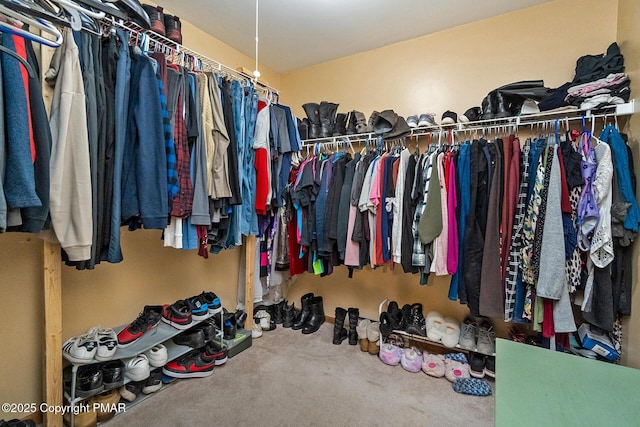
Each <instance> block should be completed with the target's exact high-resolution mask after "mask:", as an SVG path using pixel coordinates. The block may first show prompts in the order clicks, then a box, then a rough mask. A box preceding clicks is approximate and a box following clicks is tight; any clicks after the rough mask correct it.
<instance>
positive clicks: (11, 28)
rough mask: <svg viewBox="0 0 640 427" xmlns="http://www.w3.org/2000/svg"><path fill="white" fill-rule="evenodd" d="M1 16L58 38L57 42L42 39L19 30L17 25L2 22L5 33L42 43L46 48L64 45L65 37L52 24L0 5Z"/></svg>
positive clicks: (1, 26) (1, 25) (0, 25)
mask: <svg viewBox="0 0 640 427" xmlns="http://www.w3.org/2000/svg"><path fill="white" fill-rule="evenodd" d="M0 14H2V15H4V16H6V17H8V18H9V19H11V18H13V19H16V20H18V21H20V22H22V23H24V24H29V25H31V26H34V27H36V28H39V29H41V30H42V31H45V32H47V33H49V34H52V35H54V36H55V37H56V40H55V41H54V40H48V39H46V38H44V37H41V36H39V35H36V34H34V33H32V32H29V31H26V30H23V29H22V28H18V27H16V26H15V25H12V24H10V23H8V22H2V21H1V20H0V28H4V29H5V31H7V32H9V33H11V34H15V35H17V36H20V37H23V38H25V39H27V40H31V41H34V42H36V43H40V44H43V45H45V46H49V47H60V45H61V44H62V41H63V37H62V34H61V33H60V31H58V29H57V28H56V27H54V26H53V25H52V24H51V23H49V22H47V21H45V20H43V19H40V18H32V17H29V16H26V15H24V14H22V13H20V12H18V11H15V10H11V9H9V8H7V7H5V6H3V5H0Z"/></svg>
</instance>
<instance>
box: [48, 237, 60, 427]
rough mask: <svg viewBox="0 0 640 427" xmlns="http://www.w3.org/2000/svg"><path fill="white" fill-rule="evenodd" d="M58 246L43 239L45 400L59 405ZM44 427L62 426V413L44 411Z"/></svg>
mask: <svg viewBox="0 0 640 427" xmlns="http://www.w3.org/2000/svg"><path fill="white" fill-rule="evenodd" d="M60 259H61V258H60V245H58V244H57V243H51V242H47V241H44V334H45V337H44V354H45V356H44V370H45V373H44V401H45V402H46V403H47V404H48V405H49V406H53V405H56V406H58V405H60V406H61V405H62V277H61V276H62V272H61V270H60V267H61V265H60ZM44 422H45V426H47V427H61V426H62V414H52V413H50V412H48V413H45V414H44Z"/></svg>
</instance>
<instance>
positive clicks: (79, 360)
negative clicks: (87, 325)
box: [62, 330, 98, 365]
mask: <svg viewBox="0 0 640 427" xmlns="http://www.w3.org/2000/svg"><path fill="white" fill-rule="evenodd" d="M97 351H98V336H97V334H96V333H95V331H92V330H90V331H89V332H88V333H86V334H83V335H80V336H77V337H73V338H69V339H68V340H67V341H66V342H65V343H64V344H63V345H62V355H63V356H64V358H65V359H67V360H68V361H70V362H71V363H75V364H77V365H81V364H87V363H90V362H92V361H93V358H94V356H95V355H96V352H97Z"/></svg>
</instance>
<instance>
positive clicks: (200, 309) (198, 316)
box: [185, 295, 209, 320]
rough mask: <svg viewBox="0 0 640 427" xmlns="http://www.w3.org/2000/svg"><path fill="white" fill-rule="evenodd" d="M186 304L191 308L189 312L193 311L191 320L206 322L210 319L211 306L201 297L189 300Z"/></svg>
mask: <svg viewBox="0 0 640 427" xmlns="http://www.w3.org/2000/svg"><path fill="white" fill-rule="evenodd" d="M185 302H186V303H187V306H188V307H189V311H191V318H192V319H193V320H204V319H206V318H207V317H209V306H208V305H207V303H206V302H204V300H202V299H201V298H200V295H196V296H195V297H191V298H187V299H186V300H185Z"/></svg>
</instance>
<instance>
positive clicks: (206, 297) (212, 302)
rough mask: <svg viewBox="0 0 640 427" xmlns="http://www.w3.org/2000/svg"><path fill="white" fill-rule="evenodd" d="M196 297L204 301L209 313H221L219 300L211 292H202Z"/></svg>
mask: <svg viewBox="0 0 640 427" xmlns="http://www.w3.org/2000/svg"><path fill="white" fill-rule="evenodd" d="M198 297H199V298H200V299H201V301H204V302H205V303H206V304H207V308H208V309H209V313H211V314H217V313H220V312H221V311H222V304H221V303H220V298H218V295H216V294H214V293H213V292H202V293H201V294H200V295H198Z"/></svg>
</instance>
